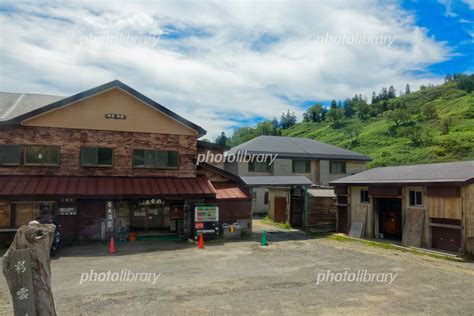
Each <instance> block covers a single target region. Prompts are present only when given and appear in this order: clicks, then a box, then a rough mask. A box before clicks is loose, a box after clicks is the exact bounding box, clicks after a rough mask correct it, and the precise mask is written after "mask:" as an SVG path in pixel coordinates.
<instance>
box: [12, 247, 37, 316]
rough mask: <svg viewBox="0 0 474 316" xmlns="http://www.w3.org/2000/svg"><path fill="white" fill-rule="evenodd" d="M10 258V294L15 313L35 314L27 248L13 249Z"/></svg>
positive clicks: (31, 315)
mask: <svg viewBox="0 0 474 316" xmlns="http://www.w3.org/2000/svg"><path fill="white" fill-rule="evenodd" d="M8 259H9V260H10V275H11V284H12V286H11V289H10V290H11V295H12V301H13V310H14V314H15V315H30V316H33V315H36V310H35V294H34V292H33V277H32V273H31V258H30V251H29V250H28V249H21V250H13V251H12V252H11V253H10V256H9V258H8Z"/></svg>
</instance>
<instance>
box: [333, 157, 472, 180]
mask: <svg viewBox="0 0 474 316" xmlns="http://www.w3.org/2000/svg"><path fill="white" fill-rule="evenodd" d="M472 180H474V161H462V162H447V163H434V164H426V165H411V166H397V167H383V168H374V169H370V170H367V171H363V172H361V173H357V174H355V175H352V176H349V177H345V178H341V179H338V180H335V181H332V182H331V183H330V184H331V185H344V184H376V183H380V184H403V183H406V184H409V183H447V182H458V183H462V182H467V181H472Z"/></svg>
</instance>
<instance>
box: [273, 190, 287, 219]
mask: <svg viewBox="0 0 474 316" xmlns="http://www.w3.org/2000/svg"><path fill="white" fill-rule="evenodd" d="M274 202H275V209H274V210H275V214H274V217H275V218H274V219H273V220H274V221H275V222H277V223H285V222H286V198H285V197H282V196H275V199H274Z"/></svg>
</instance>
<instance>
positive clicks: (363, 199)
mask: <svg viewBox="0 0 474 316" xmlns="http://www.w3.org/2000/svg"><path fill="white" fill-rule="evenodd" d="M360 203H370V197H369V191H368V190H360Z"/></svg>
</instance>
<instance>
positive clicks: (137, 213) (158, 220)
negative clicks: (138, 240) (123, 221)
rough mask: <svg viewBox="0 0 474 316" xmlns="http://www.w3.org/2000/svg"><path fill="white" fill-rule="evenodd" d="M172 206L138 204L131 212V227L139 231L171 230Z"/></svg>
mask: <svg viewBox="0 0 474 316" xmlns="http://www.w3.org/2000/svg"><path fill="white" fill-rule="evenodd" d="M170 224H171V218H170V207H169V206H166V205H153V204H150V205H143V204H137V205H134V207H132V210H131V212H130V226H131V227H130V228H131V229H133V230H138V231H169V230H170Z"/></svg>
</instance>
